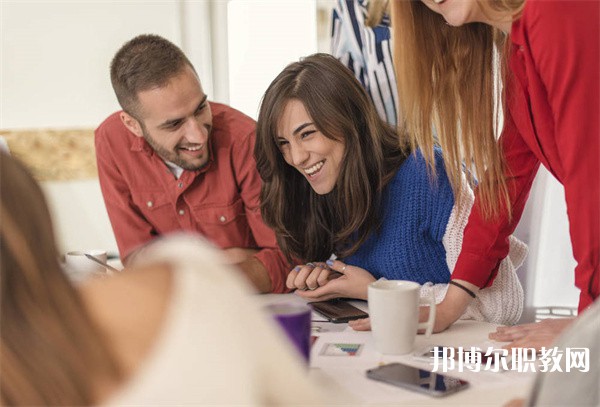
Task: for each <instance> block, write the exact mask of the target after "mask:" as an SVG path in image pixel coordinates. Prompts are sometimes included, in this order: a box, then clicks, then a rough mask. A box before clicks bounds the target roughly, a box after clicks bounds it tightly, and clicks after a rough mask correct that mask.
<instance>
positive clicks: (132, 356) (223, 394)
mask: <svg viewBox="0 0 600 407" xmlns="http://www.w3.org/2000/svg"><path fill="white" fill-rule="evenodd" d="M0 188H1V189H0V199H1V204H0V219H1V222H0V245H1V247H0V249H1V251H0V260H1V268H0V286H1V293H0V295H1V297H0V301H1V303H0V312H1V314H0V365H1V367H2V370H1V375H0V401H1V404H3V405H91V404H108V405H150V404H152V405H175V404H178V405H204V404H212V405H214V404H223V405H233V404H244V405H272V404H296V403H297V404H312V403H320V404H323V403H325V399H324V398H323V397H324V396H323V394H322V393H321V391H320V389H319V388H318V387H315V386H313V385H312V384H311V383H310V382H309V381H308V379H307V377H306V369H305V368H304V366H303V365H302V361H301V359H300V356H299V355H294V354H293V353H292V352H293V351H292V348H291V345H290V344H288V343H286V339H284V336H283V334H280V333H279V332H277V331H276V330H275V328H274V327H273V326H272V325H271V322H270V321H268V320H267V319H266V317H265V316H263V315H262V314H261V312H260V311H259V309H258V308H257V305H256V304H255V303H254V301H253V299H252V296H251V295H250V289H249V286H248V284H247V283H246V282H245V281H243V279H242V278H241V277H240V276H239V275H238V274H237V273H236V272H235V271H233V270H232V269H231V268H230V267H229V266H227V265H225V264H224V258H223V256H222V254H220V253H219V252H218V251H217V250H214V249H212V248H211V247H209V245H208V244H207V243H206V242H204V241H202V240H201V239H199V238H196V237H193V236H176V237H171V238H164V239H159V240H158V241H156V242H155V243H153V244H152V245H150V246H149V247H148V249H147V250H146V251H145V254H144V256H143V258H141V257H140V258H138V259H136V260H135V261H134V262H133V263H132V265H131V267H130V269H129V270H127V271H126V272H123V273H122V274H118V275H116V276H114V277H111V278H105V279H95V280H90V281H88V282H87V283H85V284H82V285H81V286H78V287H77V288H75V287H74V286H72V285H71V284H70V282H69V280H68V278H67V277H66V276H65V275H64V273H63V271H62V269H61V266H60V264H59V262H58V256H59V255H58V252H57V248H56V241H55V238H54V234H53V229H52V224H51V220H50V215H49V212H48V209H47V206H46V203H45V199H44V196H43V194H42V191H41V190H40V187H39V186H38V185H37V183H36V182H35V181H34V180H33V178H32V177H31V175H30V174H29V173H28V172H27V171H26V170H25V169H24V167H23V166H22V165H21V164H20V163H18V162H17V161H16V160H14V159H12V158H11V157H9V156H6V155H4V154H1V155H0ZM240 310H243V313H241V312H240ZM240 338H243V341H241V340H240ZM290 380H292V381H293V383H294V385H293V386H289V385H288V384H289V381H290ZM284 388H285V389H286V390H285V391H282V389H284Z"/></svg>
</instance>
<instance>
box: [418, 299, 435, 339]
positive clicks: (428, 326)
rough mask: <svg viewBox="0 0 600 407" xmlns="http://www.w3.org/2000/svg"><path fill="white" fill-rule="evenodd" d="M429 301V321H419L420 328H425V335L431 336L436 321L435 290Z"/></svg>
mask: <svg viewBox="0 0 600 407" xmlns="http://www.w3.org/2000/svg"><path fill="white" fill-rule="evenodd" d="M427 302H428V304H426V305H429V318H428V319H427V321H425V322H420V323H419V329H425V337H426V338H429V337H430V336H431V333H432V332H433V324H434V323H435V297H434V295H433V292H432V293H431V295H430V296H429V299H428V301H427Z"/></svg>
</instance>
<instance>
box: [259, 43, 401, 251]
mask: <svg viewBox="0 0 600 407" xmlns="http://www.w3.org/2000/svg"><path fill="white" fill-rule="evenodd" d="M292 99H295V100H299V101H300V102H302V103H303V104H304V107H305V108H306V111H307V112H308V114H309V115H310V117H311V118H312V121H313V123H314V124H315V126H316V127H317V129H319V131H320V132H321V133H322V134H323V135H324V136H325V137H328V138H330V139H333V140H338V141H341V140H342V139H343V142H344V156H343V159H342V163H341V168H340V172H339V176H338V179H337V181H336V184H335V187H334V189H333V191H332V192H330V193H328V194H326V195H318V194H317V193H316V192H314V191H313V189H312V188H311V186H310V185H309V183H308V181H307V180H306V178H305V177H304V176H303V175H302V174H300V173H299V172H298V171H297V170H296V169H295V168H293V167H292V166H290V165H288V164H287V163H286V162H285V160H284V158H283V155H282V154H281V151H280V150H279V147H278V146H277V143H276V141H277V137H278V125H279V120H280V118H281V116H282V114H283V111H284V109H285V107H286V105H287V103H288V102H289V101H290V100H292ZM398 139H399V138H398V134H397V132H396V130H395V129H394V128H392V127H391V126H389V125H388V124H387V123H386V122H384V121H383V120H382V119H381V118H380V117H379V115H378V114H377V111H376V110H375V107H374V106H373V104H372V102H371V100H370V99H369V97H368V95H367V94H366V92H365V90H364V89H363V88H362V86H361V85H360V83H359V82H358V81H357V80H356V78H355V77H354V75H352V73H351V72H350V71H349V70H348V69H347V68H346V67H345V66H344V65H343V64H342V63H340V62H339V61H338V60H336V59H335V58H334V57H332V56H331V55H327V54H314V55H311V56H308V57H306V58H303V59H302V60H300V61H299V62H295V63H292V64H290V65H288V66H287V67H286V68H285V69H284V70H283V71H282V72H281V73H280V74H279V75H278V76H277V77H276V78H275V80H274V81H273V82H272V83H271V85H270V86H269V88H268V89H267V91H266V93H265V95H264V97H263V100H262V104H261V107H260V113H259V116H258V124H257V140H256V146H255V150H254V155H255V157H256V163H257V167H258V171H259V173H260V176H261V177H262V180H263V185H262V189H261V202H262V204H261V210H262V216H263V219H264V220H265V222H266V223H267V225H269V226H270V227H272V228H273V229H274V230H275V232H276V234H277V238H278V241H279V245H280V247H281V249H282V250H283V251H284V253H285V254H286V255H287V256H288V258H289V259H290V260H292V258H297V259H299V260H303V261H312V260H325V259H327V258H328V257H329V256H330V255H331V253H333V252H335V253H336V254H337V255H338V256H340V257H345V256H348V255H350V254H352V253H353V252H354V251H356V249H357V248H358V247H359V246H360V245H361V244H362V243H363V242H364V241H365V239H366V238H367V237H368V235H369V234H370V233H371V232H372V231H374V230H376V229H377V228H378V226H379V224H380V215H381V213H380V209H381V197H382V190H383V187H384V186H385V185H386V184H387V183H388V182H389V180H390V179H391V178H392V177H393V175H394V174H395V173H396V170H397V169H398V167H399V166H400V165H401V164H402V162H403V161H404V159H405V158H406V155H407V152H405V151H404V150H403V149H402V148H401V146H400V143H399V142H398Z"/></svg>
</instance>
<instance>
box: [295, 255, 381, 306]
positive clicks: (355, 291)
mask: <svg viewBox="0 0 600 407" xmlns="http://www.w3.org/2000/svg"><path fill="white" fill-rule="evenodd" d="M327 263H328V267H327V268H328V269H329V270H328V271H324V270H320V271H318V272H315V271H314V270H313V272H312V273H310V274H309V275H308V276H307V277H306V278H305V281H306V284H305V286H306V288H307V289H308V290H306V291H296V294H298V295H299V296H300V297H303V298H306V299H309V300H314V301H325V300H329V299H332V298H340V297H343V298H357V299H361V300H366V299H367V287H368V286H369V284H370V283H372V282H373V281H375V277H373V275H372V274H371V273H369V272H368V271H367V270H365V269H362V268H360V267H355V266H349V265H347V264H344V263H343V262H341V261H339V260H335V261H333V260H328V261H327ZM319 268H322V266H319ZM315 269H317V267H315ZM303 271H304V270H303V269H301V270H300V271H298V274H300V273H302V272H303ZM292 273H295V271H294V270H292V271H291V272H290V274H292ZM313 273H314V274H318V275H317V276H316V277H315V276H313ZM302 278H303V276H301V275H297V276H294V275H292V276H291V277H290V276H288V281H290V280H292V281H294V282H295V283H296V282H297V281H298V280H302ZM288 287H289V285H288ZM296 288H299V287H298V284H296Z"/></svg>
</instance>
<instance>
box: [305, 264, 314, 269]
mask: <svg viewBox="0 0 600 407" xmlns="http://www.w3.org/2000/svg"><path fill="white" fill-rule="evenodd" d="M306 265H307V266H310V267H313V268H314V267H315V264H314V263H306Z"/></svg>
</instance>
